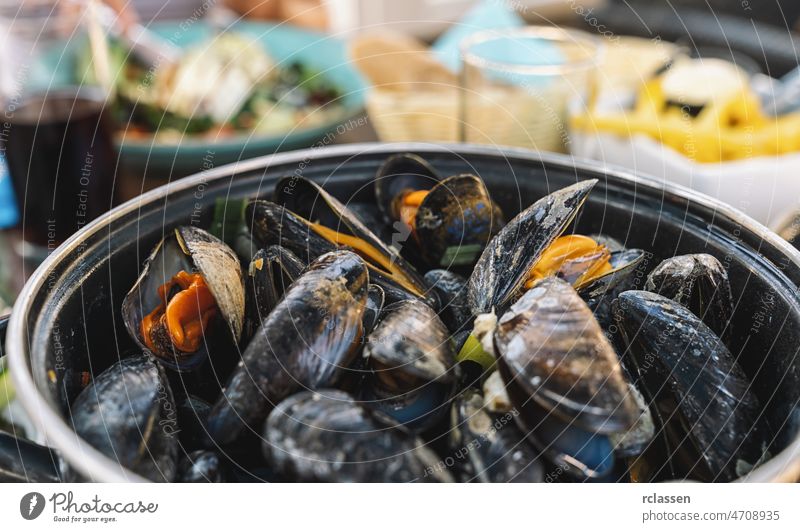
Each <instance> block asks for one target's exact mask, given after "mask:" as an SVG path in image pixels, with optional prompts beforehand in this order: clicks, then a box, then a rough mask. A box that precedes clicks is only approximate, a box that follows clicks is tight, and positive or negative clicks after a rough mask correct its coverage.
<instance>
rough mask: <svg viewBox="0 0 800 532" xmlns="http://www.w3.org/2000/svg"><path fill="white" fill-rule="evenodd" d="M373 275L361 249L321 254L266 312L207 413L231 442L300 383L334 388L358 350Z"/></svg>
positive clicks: (216, 436) (217, 437)
mask: <svg viewBox="0 0 800 532" xmlns="http://www.w3.org/2000/svg"><path fill="white" fill-rule="evenodd" d="M367 285H368V275H367V269H366V266H365V265H364V261H362V260H361V258H359V257H358V256H357V255H356V254H354V253H352V252H350V251H346V250H338V251H333V252H331V253H326V254H325V255H323V256H321V257H319V258H318V259H317V260H316V261H314V262H313V263H312V264H311V265H310V266H309V267H308V269H307V270H306V271H305V273H303V275H301V276H300V277H299V278H298V279H297V280H296V281H295V282H294V283H293V284H292V285H291V286H290V287H289V289H288V291H287V292H286V293H285V295H284V297H283V299H281V301H280V302H279V303H278V305H277V306H276V307H275V308H274V309H273V311H272V312H270V314H269V315H268V316H267V318H266V320H264V322H263V323H262V324H261V327H260V328H259V329H258V331H257V332H256V334H255V336H254V337H253V339H252V340H251V341H250V344H249V345H248V346H247V349H246V350H245V352H244V354H243V356H242V361H241V362H240V363H239V365H238V366H237V367H236V368H235V369H234V370H233V373H232V375H231V376H230V378H229V380H228V383H227V384H226V386H225V388H224V389H223V393H222V396H221V397H220V399H219V400H218V401H217V403H216V404H215V405H214V407H213V409H212V411H211V414H210V415H209V419H208V429H209V433H210V435H211V438H212V439H213V440H214V441H215V442H217V443H219V444H227V443H230V442H232V441H234V440H235V439H236V438H238V437H239V436H240V435H241V434H242V433H243V432H244V431H245V429H246V428H247V427H250V428H251V429H252V430H254V431H257V430H258V429H259V428H260V427H257V426H258V425H260V423H261V422H262V421H263V420H264V418H265V417H266V416H267V414H268V413H269V411H270V409H271V408H272V407H273V406H274V405H275V404H276V403H277V402H279V401H281V400H282V399H284V398H286V397H288V396H289V395H291V394H293V393H294V392H296V391H297V390H299V389H303V388H305V389H311V390H316V389H320V388H324V387H328V386H335V385H336V384H337V382H338V380H339V379H340V378H341V377H342V375H343V373H344V372H345V371H346V370H347V368H348V366H349V365H350V364H351V362H352V361H353V357H354V356H355V355H356V348H357V347H358V345H359V344H360V339H361V336H362V335H361V328H362V319H363V314H364V308H365V306H366V299H367Z"/></svg>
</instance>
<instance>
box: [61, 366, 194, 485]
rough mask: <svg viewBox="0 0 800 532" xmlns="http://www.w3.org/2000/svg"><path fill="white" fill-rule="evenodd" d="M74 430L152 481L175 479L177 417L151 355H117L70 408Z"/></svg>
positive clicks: (110, 456)
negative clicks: (112, 363)
mask: <svg viewBox="0 0 800 532" xmlns="http://www.w3.org/2000/svg"><path fill="white" fill-rule="evenodd" d="M71 415H72V426H73V428H74V429H75V432H76V433H77V434H78V436H80V437H81V438H82V439H83V440H85V441H86V442H87V443H89V444H90V445H91V446H92V447H94V448H95V449H97V450H98V451H100V452H101V453H103V454H105V455H106V456H108V457H109V458H111V459H112V460H114V461H116V462H119V463H120V464H121V465H122V466H124V467H125V468H127V469H129V470H131V471H133V472H134V473H137V474H138V475H141V476H143V477H144V478H147V479H150V480H153V481H171V480H173V479H174V478H175V474H176V471H177V458H178V434H177V432H178V421H177V413H176V408H175V401H174V400H173V398H172V390H171V388H170V385H169V382H168V381H167V378H166V376H165V375H164V371H163V370H162V369H161V368H160V367H159V366H158V364H157V363H156V362H155V361H154V360H153V359H152V358H151V357H149V356H146V355H140V356H135V357H128V358H124V359H122V360H120V361H119V362H117V363H115V364H114V365H112V366H111V367H110V368H108V369H107V370H105V371H104V372H103V373H101V374H100V375H98V376H97V377H96V378H95V379H94V380H93V381H92V383H91V384H90V385H89V386H88V387H87V388H86V389H84V390H83V391H82V392H81V394H80V395H79V396H78V398H77V399H76V400H75V402H74V403H73V404H72V408H71Z"/></svg>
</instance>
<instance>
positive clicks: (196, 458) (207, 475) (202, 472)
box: [178, 451, 228, 483]
mask: <svg viewBox="0 0 800 532" xmlns="http://www.w3.org/2000/svg"><path fill="white" fill-rule="evenodd" d="M226 469H227V466H226V464H225V462H224V461H223V460H222V459H221V458H220V456H219V455H218V454H217V453H215V452H214V451H195V452H193V453H191V454H189V455H187V456H185V457H184V458H183V460H181V466H180V476H179V478H178V480H179V482H213V483H219V482H225V481H226V480H227V477H228V474H227V471H226Z"/></svg>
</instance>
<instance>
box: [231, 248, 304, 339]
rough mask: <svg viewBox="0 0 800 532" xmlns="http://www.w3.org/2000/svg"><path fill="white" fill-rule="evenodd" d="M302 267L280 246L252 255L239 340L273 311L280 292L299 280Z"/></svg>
mask: <svg viewBox="0 0 800 532" xmlns="http://www.w3.org/2000/svg"><path fill="white" fill-rule="evenodd" d="M305 267H306V264H305V263H303V261H301V260H300V259H299V258H298V257H297V255H295V254H294V253H292V252H291V251H289V250H288V249H286V248H284V247H282V246H277V245H274V246H269V247H267V248H265V249H260V250H258V251H257V252H256V254H255V255H254V256H253V260H252V261H251V262H250V266H249V267H248V270H247V277H246V280H245V309H246V311H245V321H244V331H243V333H242V336H243V338H245V339H247V340H249V339H250V338H252V337H253V335H254V334H255V332H256V331H257V330H258V328H259V326H261V322H262V321H264V319H266V317H267V315H269V313H270V312H271V311H272V309H273V308H275V305H277V304H278V301H279V300H280V298H281V297H282V296H283V293H284V291H286V289H287V288H288V287H289V285H290V284H292V283H293V282H294V280H295V279H297V278H298V277H300V274H301V273H302V272H303V270H304V269H305Z"/></svg>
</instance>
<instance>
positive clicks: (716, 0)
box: [0, 0, 800, 314]
mask: <svg viewBox="0 0 800 532" xmlns="http://www.w3.org/2000/svg"><path fill="white" fill-rule="evenodd" d="M798 18H800V3H798V2H778V1H777V0H742V1H741V2H740V1H736V2H730V1H726V0H709V1H692V0H671V1H666V0H665V1H658V0H638V1H632V0H628V1H613V0H607V1H606V0H481V1H475V0H405V1H403V2H397V1H393V0H261V1H258V0H255V1H254V0H218V1H217V0H167V1H155V0H107V1H106V2H101V1H99V0H57V1H52V0H51V1H44V0H25V1H23V2H18V1H14V2H11V1H7V0H2V1H0V39H2V44H1V45H0V104H2V106H3V108H4V120H3V124H2V131H0V148H2V151H1V152H0V227H2V233H0V251H1V253H0V257H1V258H0V261H2V262H0V266H2V268H0V314H2V313H3V309H4V308H5V309H7V307H8V305H10V304H11V303H12V302H13V300H14V296H15V293H16V291H17V290H18V289H19V287H20V286H21V284H22V283H23V282H24V279H25V278H26V277H27V276H28V275H29V274H30V273H31V272H32V270H33V268H35V266H36V265H37V264H38V263H39V262H40V261H41V260H42V259H43V258H44V257H45V256H46V255H47V253H49V252H50V251H52V250H53V249H54V248H55V247H56V246H58V245H59V244H60V243H61V242H63V241H64V240H65V239H66V238H68V237H69V236H70V235H71V234H72V233H74V232H75V231H77V230H79V229H80V228H81V227H83V226H84V225H86V224H87V223H89V222H90V221H91V220H92V219H94V218H96V217H97V216H99V215H101V214H102V213H104V212H106V211H107V210H108V209H110V208H111V207H113V206H114V205H117V204H119V203H120V202H123V201H127V200H130V199H132V198H135V197H136V196H137V195H139V194H141V193H143V192H145V191H147V190H150V189H152V188H154V187H157V186H160V185H163V184H165V183H169V182H172V181H175V180H177V179H180V178H181V177H184V176H186V175H189V174H192V173H196V172H203V171H212V170H213V169H214V168H217V167H219V166H221V165H224V164H228V163H234V162H236V161H240V160H243V159H248V158H251V157H256V156H263V155H269V154H272V153H276V152H280V151H286V150H290V149H299V148H318V147H323V146H328V145H332V144H341V143H349V142H371V141H384V142H405V141H422V142H470V143H480V144H490V145H497V146H510V147H516V148H525V149H533V150H540V151H549V152H558V153H562V154H566V155H569V156H573V157H579V158H582V159H587V158H588V159H593V160H595V161H597V162H598V164H613V165H618V166H623V167H627V168H629V169H632V170H634V171H636V172H639V173H642V174H647V175H650V176H653V177H655V178H656V179H661V180H663V181H665V182H675V183H679V184H683V185H687V186H690V187H692V188H693V189H695V190H697V191H698V192H702V193H705V194H710V195H713V196H715V197H718V198H720V199H722V200H723V201H726V202H728V203H730V204H731V205H733V206H734V207H737V208H739V209H741V210H743V211H745V212H746V213H747V214H750V215H751V216H753V217H755V218H756V219H758V220H759V221H761V222H762V223H764V224H767V225H769V226H771V227H772V228H774V229H776V230H778V231H780V232H781V234H782V235H783V236H785V238H787V239H789V240H790V241H794V239H796V238H797V233H798V232H800V231H798V225H800V224H798V222H797V217H796V215H795V214H796V212H797V210H798V208H799V207H800V182H796V180H795V179H793V178H792V174H793V173H794V170H795V168H796V169H797V170H800V155H798V152H800V115H798V108H799V107H800V73H798V71H797V64H798V61H797V50H798V48H800V47H799V46H798V45H800V40H798V34H797V33H796V32H795V31H796V30H797V28H798Z"/></svg>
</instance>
